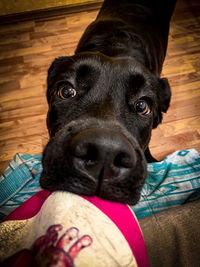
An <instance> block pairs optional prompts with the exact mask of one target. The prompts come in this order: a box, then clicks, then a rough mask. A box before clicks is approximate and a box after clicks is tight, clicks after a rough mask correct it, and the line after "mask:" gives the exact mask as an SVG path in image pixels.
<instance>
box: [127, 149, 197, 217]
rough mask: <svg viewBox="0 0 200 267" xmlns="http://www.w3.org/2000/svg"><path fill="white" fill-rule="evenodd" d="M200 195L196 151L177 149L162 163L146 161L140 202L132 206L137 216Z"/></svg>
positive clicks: (152, 212) (194, 198) (191, 199)
mask: <svg viewBox="0 0 200 267" xmlns="http://www.w3.org/2000/svg"><path fill="white" fill-rule="evenodd" d="M199 197H200V157H199V154H198V152H197V151H196V150H194V149H191V150H185V151H177V152H174V153H173V154H171V155H169V156H167V157H166V158H165V159H164V160H163V161H161V162H156V163H151V164H148V177H147V180H146V184H145V185H144V187H143V190H142V194H141V198H140V201H139V203H138V204H137V205H136V206H134V207H132V209H133V210H134V212H135V214H136V215H137V218H138V219H140V218H143V217H146V216H149V215H151V214H155V213H158V212H160V211H164V210H166V209H168V208H170V207H175V206H178V205H182V204H185V203H187V202H190V201H193V200H196V199H198V198H199Z"/></svg>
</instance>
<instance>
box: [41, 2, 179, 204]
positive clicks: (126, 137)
mask: <svg viewBox="0 0 200 267" xmlns="http://www.w3.org/2000/svg"><path fill="white" fill-rule="evenodd" d="M174 6H175V1H172V0H169V1H157V0H151V1H149V0H140V1H139V0H132V1H131V0H130V1H129V0H125V1H118V0H105V2H104V4H103V6H102V8H101V10H100V12H99V14H98V16H97V19H96V20H95V21H94V22H93V23H92V24H91V25H89V26H88V28H87V29H86V31H85V33H84V34H83V36H82V38H81V40H80V42H79V44H78V46H77V49H76V51H75V55H74V56H72V57H60V58H57V59H55V60H54V62H53V63H52V65H51V66H50V68H49V71H48V79H47V83H48V90H47V100H48V103H49V111H48V116H47V125H48V130H49V133H50V141H49V143H48V144H47V146H46V148H45V150H44V153H43V160H42V162H43V172H42V175H41V178H40V184H41V186H42V187H43V188H45V189H47V190H64V191H70V192H74V193H77V194H83V195H84V194H85V195H98V196H100V197H102V198H105V199H109V200H112V201H118V202H122V203H128V204H135V203H137V201H138V200H139V198H140V192H141V189H142V186H143V185H144V182H145V179H146V175H147V170H146V168H147V167H146V161H153V160H154V158H153V157H152V156H151V154H150V151H149V148H148V144H149V141H150V138H151V131H152V129H153V128H155V127H157V125H158V124H159V123H161V121H162V113H163V112H166V111H167V109H168V107H169V104H170V97H171V91H170V87H169V84H168V81H167V79H166V78H160V73H161V70H162V65H163V61H164V58H165V55H166V49H167V41H168V33H169V22H170V18H171V15H172V12H173V9H174ZM62 83H64V84H65V83H67V86H68V87H69V86H70V87H71V91H70V92H72V91H73V92H75V94H74V95H73V97H70V98H67V99H63V98H62V95H61V93H60V89H59V88H61V87H62V86H61V85H62ZM59 84H60V85H59ZM141 107H142V108H143V107H144V108H143V109H144V112H143V110H142V109H141Z"/></svg>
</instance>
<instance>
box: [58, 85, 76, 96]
mask: <svg viewBox="0 0 200 267" xmlns="http://www.w3.org/2000/svg"><path fill="white" fill-rule="evenodd" d="M58 95H59V97H60V98H62V99H67V98H70V97H74V96H75V95H76V90H75V89H74V88H73V87H72V86H71V85H70V84H63V85H61V86H59V91H58Z"/></svg>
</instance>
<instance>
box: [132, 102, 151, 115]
mask: <svg viewBox="0 0 200 267" xmlns="http://www.w3.org/2000/svg"><path fill="white" fill-rule="evenodd" d="M134 108H135V111H136V112H137V113H139V114H141V115H147V114H149V113H150V112H151V109H150V107H149V105H148V103H147V102H146V101H145V100H138V101H136V102H135V104H134Z"/></svg>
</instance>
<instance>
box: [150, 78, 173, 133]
mask: <svg viewBox="0 0 200 267" xmlns="http://www.w3.org/2000/svg"><path fill="white" fill-rule="evenodd" d="M158 82H159V88H158V91H157V99H158V103H157V104H158V110H157V114H156V116H155V117H154V123H153V128H156V127H157V126H158V124H159V123H161V121H162V112H167V110H168V108H169V104H170V99H171V89H170V86H169V83H168V80H167V79H166V78H159V81H158Z"/></svg>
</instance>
